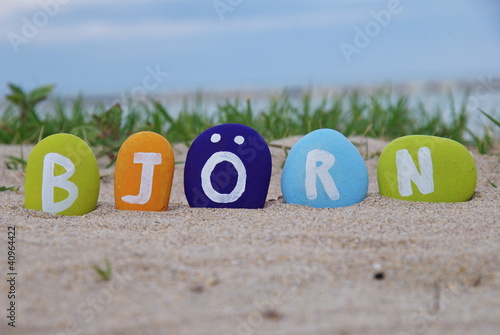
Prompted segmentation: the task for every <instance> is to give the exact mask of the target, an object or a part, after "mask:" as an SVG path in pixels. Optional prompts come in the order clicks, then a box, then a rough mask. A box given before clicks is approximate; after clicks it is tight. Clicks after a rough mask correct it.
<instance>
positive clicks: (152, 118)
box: [0, 84, 500, 166]
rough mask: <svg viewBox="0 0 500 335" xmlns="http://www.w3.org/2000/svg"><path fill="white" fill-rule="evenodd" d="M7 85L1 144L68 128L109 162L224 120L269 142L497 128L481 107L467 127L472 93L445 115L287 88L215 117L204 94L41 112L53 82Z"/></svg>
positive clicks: (386, 99) (392, 99)
mask: <svg viewBox="0 0 500 335" xmlns="http://www.w3.org/2000/svg"><path fill="white" fill-rule="evenodd" d="M9 88H10V90H11V94H9V95H8V96H7V97H6V99H7V102H8V103H7V104H6V105H5V106H4V107H3V108H2V110H0V143H9V144H25V143H30V144H33V143H37V142H38V141H39V140H40V139H42V138H44V137H47V136H49V135H52V134H56V133H61V132H66V133H71V134H74V135H77V136H79V137H81V138H83V139H84V140H85V141H87V143H89V145H91V146H92V147H94V148H97V149H96V150H97V152H96V154H97V155H98V156H108V157H109V158H110V159H111V161H113V160H114V158H115V155H116V154H117V153H118V150H119V148H120V146H121V144H122V143H123V141H124V140H125V139H126V138H127V137H128V136H130V135H132V134H134V133H136V132H138V131H142V130H149V131H153V132H156V133H159V134H162V135H164V136H165V137H166V138H167V139H168V140H169V141H170V142H171V143H178V142H182V143H186V144H189V143H190V142H191V141H192V140H193V139H194V138H195V137H196V136H198V135H199V134H200V133H201V132H202V131H204V130H206V129H207V128H209V127H211V126H214V125H217V124H221V123H241V124H245V125H248V126H250V127H252V128H254V129H255V130H257V131H258V132H259V133H260V134H262V136H263V137H264V138H265V139H266V140H267V141H272V140H274V139H279V138H283V137H287V136H292V135H303V134H307V133H309V132H311V131H313V130H315V129H319V128H332V129H336V130H338V131H340V132H341V133H343V134H344V135H346V136H349V135H366V136H370V137H376V138H384V139H388V140H390V139H394V138H397V137H400V136H404V135H410V134H422V135H435V136H441V137H446V138H451V139H453V140H456V141H458V142H461V143H464V144H474V145H476V146H477V147H478V149H479V151H480V152H481V153H488V152H489V150H491V148H492V145H493V143H494V140H495V138H494V136H493V134H494V133H495V132H494V127H497V126H498V127H500V125H499V122H498V120H496V119H495V118H494V117H493V116H492V115H491V114H487V113H485V112H483V111H479V110H478V111H476V112H477V113H478V115H479V113H483V114H484V115H485V116H486V117H487V118H488V119H489V120H488V121H491V122H489V123H488V124H487V125H485V131H484V132H483V134H477V133H474V132H472V131H471V130H470V129H469V128H468V127H469V117H470V115H469V113H468V111H467V110H466V106H467V102H468V100H467V97H465V98H464V99H463V101H462V102H461V103H460V104H459V107H458V108H456V107H455V105H456V104H455V101H454V100H453V96H451V95H450V99H449V108H448V110H451V115H449V116H446V117H443V112H444V110H440V109H435V110H432V111H431V110H428V109H426V107H425V106H424V104H423V103H421V104H420V105H419V106H417V107H416V108H410V105H409V97H408V96H404V95H399V96H394V94H391V92H390V91H388V90H381V91H379V92H377V93H374V94H371V95H365V94H361V93H359V92H357V91H350V92H344V93H342V94H336V95H328V96H324V97H323V98H320V99H313V97H312V95H311V94H310V93H306V94H304V95H303V96H302V98H301V99H291V98H290V96H289V94H288V93H287V92H286V91H284V92H283V93H282V94H280V95H278V96H274V97H272V98H270V99H269V101H268V103H267V106H266V107H264V108H262V109H260V110H256V109H255V108H254V106H253V105H252V102H251V101H250V100H245V101H241V100H234V101H230V100H225V101H222V102H220V103H219V105H218V106H217V110H216V112H215V113H211V114H209V113H208V112H207V111H206V109H205V108H206V107H205V105H204V102H203V101H202V98H201V96H197V97H196V99H195V100H194V101H188V100H185V101H184V104H183V105H182V107H181V108H180V110H175V111H171V110H169V109H168V107H167V106H165V105H163V104H161V103H159V102H158V101H155V100H152V99H150V100H149V101H147V102H141V103H132V102H129V103H128V106H127V107H128V108H127V109H126V110H127V111H128V112H127V113H125V112H124V110H123V108H122V106H120V105H118V104H116V105H114V106H111V107H109V106H104V105H103V104H97V105H95V106H93V107H90V108H89V107H85V105H84V103H83V101H84V98H83V97H81V96H80V97H78V98H76V99H74V100H72V101H71V102H69V103H68V102H63V101H62V100H60V99H54V100H52V105H53V106H54V107H53V108H52V109H51V110H49V111H43V112H42V111H40V110H39V108H38V106H39V103H40V102H41V101H44V100H46V99H48V98H49V95H50V94H51V92H52V89H53V86H52V85H47V86H42V87H40V88H37V89H35V90H33V91H31V92H25V91H24V90H22V89H21V88H20V87H18V86H15V85H12V84H9ZM469 112H471V111H469ZM472 112H474V111H472ZM10 162H11V163H10V164H12V165H13V166H14V165H15V164H16V161H15V158H13V157H11V158H10ZM17 164H21V162H17Z"/></svg>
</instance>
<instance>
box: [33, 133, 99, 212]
mask: <svg viewBox="0 0 500 335" xmlns="http://www.w3.org/2000/svg"><path fill="white" fill-rule="evenodd" d="M99 182H100V179H99V168H98V166H97V161H96V158H95V156H94V154H93V153H92V150H91V149H90V148H89V146H88V145H87V144H86V143H85V142H84V141H83V140H81V139H80V138H78V137H76V136H73V135H70V134H56V135H52V136H49V137H47V138H45V139H43V140H42V141H40V143H38V144H37V145H36V146H35V148H33V151H32V152H31V154H30V156H29V158H28V163H27V167H26V177H25V184H24V189H25V191H24V203H25V207H26V208H28V209H36V210H39V211H44V212H48V213H56V214H62V215H84V214H87V213H89V212H91V211H93V210H94V209H95V208H96V206H97V199H98V197H99Z"/></svg>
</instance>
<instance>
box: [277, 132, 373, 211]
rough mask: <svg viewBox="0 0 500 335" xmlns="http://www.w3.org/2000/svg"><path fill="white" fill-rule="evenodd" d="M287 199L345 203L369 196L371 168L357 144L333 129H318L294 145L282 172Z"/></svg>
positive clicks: (305, 202) (321, 204) (311, 203)
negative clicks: (369, 171) (367, 165)
mask: <svg viewBox="0 0 500 335" xmlns="http://www.w3.org/2000/svg"><path fill="white" fill-rule="evenodd" d="M281 191H282V193H283V198H284V200H285V202H286V203H290V204H299V205H306V206H310V207H316V208H330V207H345V206H350V205H353V204H356V203H358V202H360V201H362V200H363V199H364V198H365V197H366V192H367V191H368V171H367V169H366V165H365V162H364V161H363V158H362V157H361V155H360V154H359V152H358V150H357V149H356V147H355V146H354V145H353V144H352V143H351V142H349V140H348V139H347V138H346V137H345V136H344V135H342V134H341V133H339V132H338V131H336V130H333V129H319V130H315V131H313V132H311V133H309V134H307V135H306V136H304V137H303V138H301V139H300V140H299V141H298V142H297V143H295V145H294V146H293V147H292V149H291V150H290V152H289V153H288V157H287V159H286V161H285V165H284V167H283V174H282V175H281Z"/></svg>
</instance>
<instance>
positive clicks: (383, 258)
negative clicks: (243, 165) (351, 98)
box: [0, 138, 500, 335]
mask: <svg viewBox="0 0 500 335" xmlns="http://www.w3.org/2000/svg"><path fill="white" fill-rule="evenodd" d="M296 139H297V138H292V139H286V140H283V141H278V142H274V143H273V146H272V153H273V168H274V172H273V178H272V183H271V187H270V192H269V200H268V202H267V203H266V206H265V208H264V209H261V210H240V209H193V208H189V206H187V204H186V200H185V198H184V195H183V189H182V168H183V166H182V165H178V166H177V167H176V176H175V182H174V187H173V191H172V192H173V193H172V198H171V204H170V208H169V211H167V212H163V213H150V212H131V211H118V210H116V209H114V207H113V193H112V188H113V177H112V176H113V169H104V168H102V171H101V173H102V175H105V177H104V178H103V180H102V183H101V187H102V190H101V197H100V200H99V205H98V208H97V209H96V210H95V211H94V212H92V213H89V214H88V215H85V216H82V217H61V216H57V215H51V214H47V213H42V212H37V211H33V210H26V209H24V208H23V194H22V192H23V188H22V186H21V185H22V183H23V173H22V172H20V171H12V170H7V169H6V168H5V165H4V161H5V158H4V156H5V155H8V154H14V155H19V152H20V148H19V147H17V146H1V147H0V153H1V156H2V158H1V160H2V162H0V163H1V165H2V167H1V168H0V186H3V185H5V186H21V187H20V189H19V191H18V192H17V193H16V192H10V191H7V192H1V193H0V218H1V234H0V250H1V251H0V257H1V258H2V265H1V267H0V270H1V272H2V276H1V278H2V280H1V281H0V310H1V311H2V312H0V315H1V318H0V320H2V321H1V323H0V334H54V335H55V334H400V335H406V334H499V333H500V189H496V188H493V187H492V186H491V185H490V184H489V182H488V179H489V180H490V181H492V182H494V183H495V184H497V185H500V157H499V156H481V155H479V154H477V153H475V154H474V156H475V159H476V163H477V166H478V172H479V176H478V185H477V192H476V194H475V196H474V197H473V199H472V200H471V201H469V202H465V203H454V204H445V203H441V204H433V203H416V202H405V201H399V200H395V199H390V198H386V197H383V196H381V195H379V194H378V189H377V183H376V167H377V159H378V156H377V152H379V151H380V150H381V149H382V148H383V146H384V145H385V144H386V142H384V141H380V140H369V141H366V139H362V138H354V139H353V141H354V142H355V143H357V144H358V146H359V148H360V151H361V152H362V153H363V155H364V156H365V157H366V159H367V160H366V164H367V166H368V169H369V173H370V188H369V195H368V197H367V198H366V199H365V200H364V201H362V202H361V203H359V204H357V205H353V206H350V207H346V208H338V209H313V208H307V207H303V206H298V205H288V204H284V203H283V200H282V198H281V197H280V190H279V177H280V173H281V171H280V168H281V165H282V163H283V159H284V158H285V154H284V151H283V150H282V149H281V148H279V146H281V145H291V144H293V142H294V141H295V140H296ZM23 150H24V154H25V155H27V154H28V152H29V150H30V147H24V149H23ZM175 150H176V160H178V161H182V160H183V159H184V157H185V153H186V147H185V146H182V145H176V146H175ZM105 163H106V162H104V161H102V162H100V164H101V165H102V166H104V164H105ZM13 225H15V226H16V229H17V235H16V238H17V240H16V247H17V249H16V252H17V265H16V266H17V269H16V270H17V272H18V276H17V283H16V285H17V286H16V290H17V297H16V307H17V311H16V312H17V315H16V317H17V319H16V328H15V329H13V328H11V327H8V326H7V322H8V320H7V318H6V315H7V311H6V309H7V303H8V301H7V292H8V285H7V282H6V278H7V275H6V273H7V269H6V259H7V251H6V250H7V226H13ZM105 258H109V260H110V261H111V264H112V268H113V275H112V278H111V280H109V281H103V280H101V279H100V277H99V276H98V275H97V273H96V271H95V270H94V269H93V266H94V265H99V266H102V267H104V264H105V262H104V259H105Z"/></svg>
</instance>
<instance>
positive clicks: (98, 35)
mask: <svg viewBox="0 0 500 335" xmlns="http://www.w3.org/2000/svg"><path fill="white" fill-rule="evenodd" d="M365 16H366V13H364V12H356V11H335V12H333V11H332V12H326V11H321V12H320V11H318V12H310V13H301V14H293V15H287V16H277V17H276V16H256V17H248V18H237V19H236V18H235V19H227V20H225V21H219V20H218V18H217V16H216V14H215V13H214V19H212V20H210V19H197V20H193V19H186V20H177V21H172V20H162V21H158V20H157V21H153V22H134V23H133V24H129V23H113V22H107V21H89V22H85V23H79V24H75V25H71V26H51V25H48V26H47V27H45V28H44V33H43V34H41V35H40V36H39V37H37V39H39V40H40V41H41V42H70V41H73V42H75V41H82V40H103V39H104V40H106V39H131V38H173V37H185V36H193V35H204V34H220V33H254V32H263V31H277V30H278V31H279V30H287V29H296V28H314V27H325V26H336V25H339V24H345V23H356V22H359V21H362V20H363V18H365Z"/></svg>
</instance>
